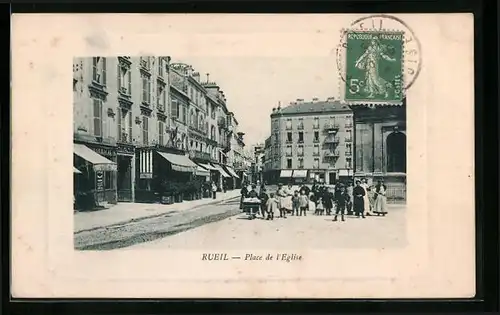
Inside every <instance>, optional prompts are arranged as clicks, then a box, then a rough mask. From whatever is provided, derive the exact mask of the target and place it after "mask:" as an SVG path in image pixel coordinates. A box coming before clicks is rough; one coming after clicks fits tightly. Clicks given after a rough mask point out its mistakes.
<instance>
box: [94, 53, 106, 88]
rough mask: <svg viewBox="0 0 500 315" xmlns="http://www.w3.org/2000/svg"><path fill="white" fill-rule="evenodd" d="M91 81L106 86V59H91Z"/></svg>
mask: <svg viewBox="0 0 500 315" xmlns="http://www.w3.org/2000/svg"><path fill="white" fill-rule="evenodd" d="M92 80H93V81H94V82H96V83H99V84H101V85H104V86H105V85H106V58H104V57H93V58H92Z"/></svg>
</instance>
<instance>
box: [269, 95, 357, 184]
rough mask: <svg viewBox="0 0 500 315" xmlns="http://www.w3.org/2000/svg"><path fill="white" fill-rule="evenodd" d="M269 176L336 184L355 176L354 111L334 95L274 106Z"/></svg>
mask: <svg viewBox="0 0 500 315" xmlns="http://www.w3.org/2000/svg"><path fill="white" fill-rule="evenodd" d="M268 145H269V147H268V158H267V159H266V166H267V167H266V176H265V177H266V180H267V181H270V182H276V181H294V182H302V181H306V180H311V179H316V180H319V181H323V182H325V183H327V184H334V183H335V182H336V181H337V180H338V179H342V178H343V177H344V178H348V177H349V176H352V172H353V170H352V168H353V165H352V154H353V114H352V111H351V110H350V108H349V107H348V106H346V105H343V104H341V103H340V102H338V101H336V100H334V99H333V98H328V99H327V100H326V101H320V100H318V99H317V98H314V99H313V100H312V101H311V102H305V101H304V100H303V99H297V101H296V102H292V103H291V104H290V105H289V106H287V107H284V108H281V107H280V106H279V107H278V108H275V109H273V112H272V113H271V138H270V143H268Z"/></svg>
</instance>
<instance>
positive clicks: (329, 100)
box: [326, 96, 335, 102]
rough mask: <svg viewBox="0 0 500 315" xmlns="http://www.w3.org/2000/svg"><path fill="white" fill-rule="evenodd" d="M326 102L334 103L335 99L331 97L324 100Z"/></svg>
mask: <svg viewBox="0 0 500 315" xmlns="http://www.w3.org/2000/svg"><path fill="white" fill-rule="evenodd" d="M326 101H327V102H334V101H335V97H333V96H331V97H329V98H327V99H326Z"/></svg>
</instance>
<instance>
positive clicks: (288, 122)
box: [286, 119, 292, 130]
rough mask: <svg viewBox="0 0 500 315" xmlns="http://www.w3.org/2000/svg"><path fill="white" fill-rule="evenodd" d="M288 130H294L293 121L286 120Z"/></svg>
mask: <svg viewBox="0 0 500 315" xmlns="http://www.w3.org/2000/svg"><path fill="white" fill-rule="evenodd" d="M286 130H292V120H291V119H287V120H286Z"/></svg>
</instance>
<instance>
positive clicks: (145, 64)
mask: <svg viewBox="0 0 500 315" xmlns="http://www.w3.org/2000/svg"><path fill="white" fill-rule="evenodd" d="M141 67H143V68H144V69H146V70H149V69H151V60H150V58H149V57H141Z"/></svg>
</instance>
